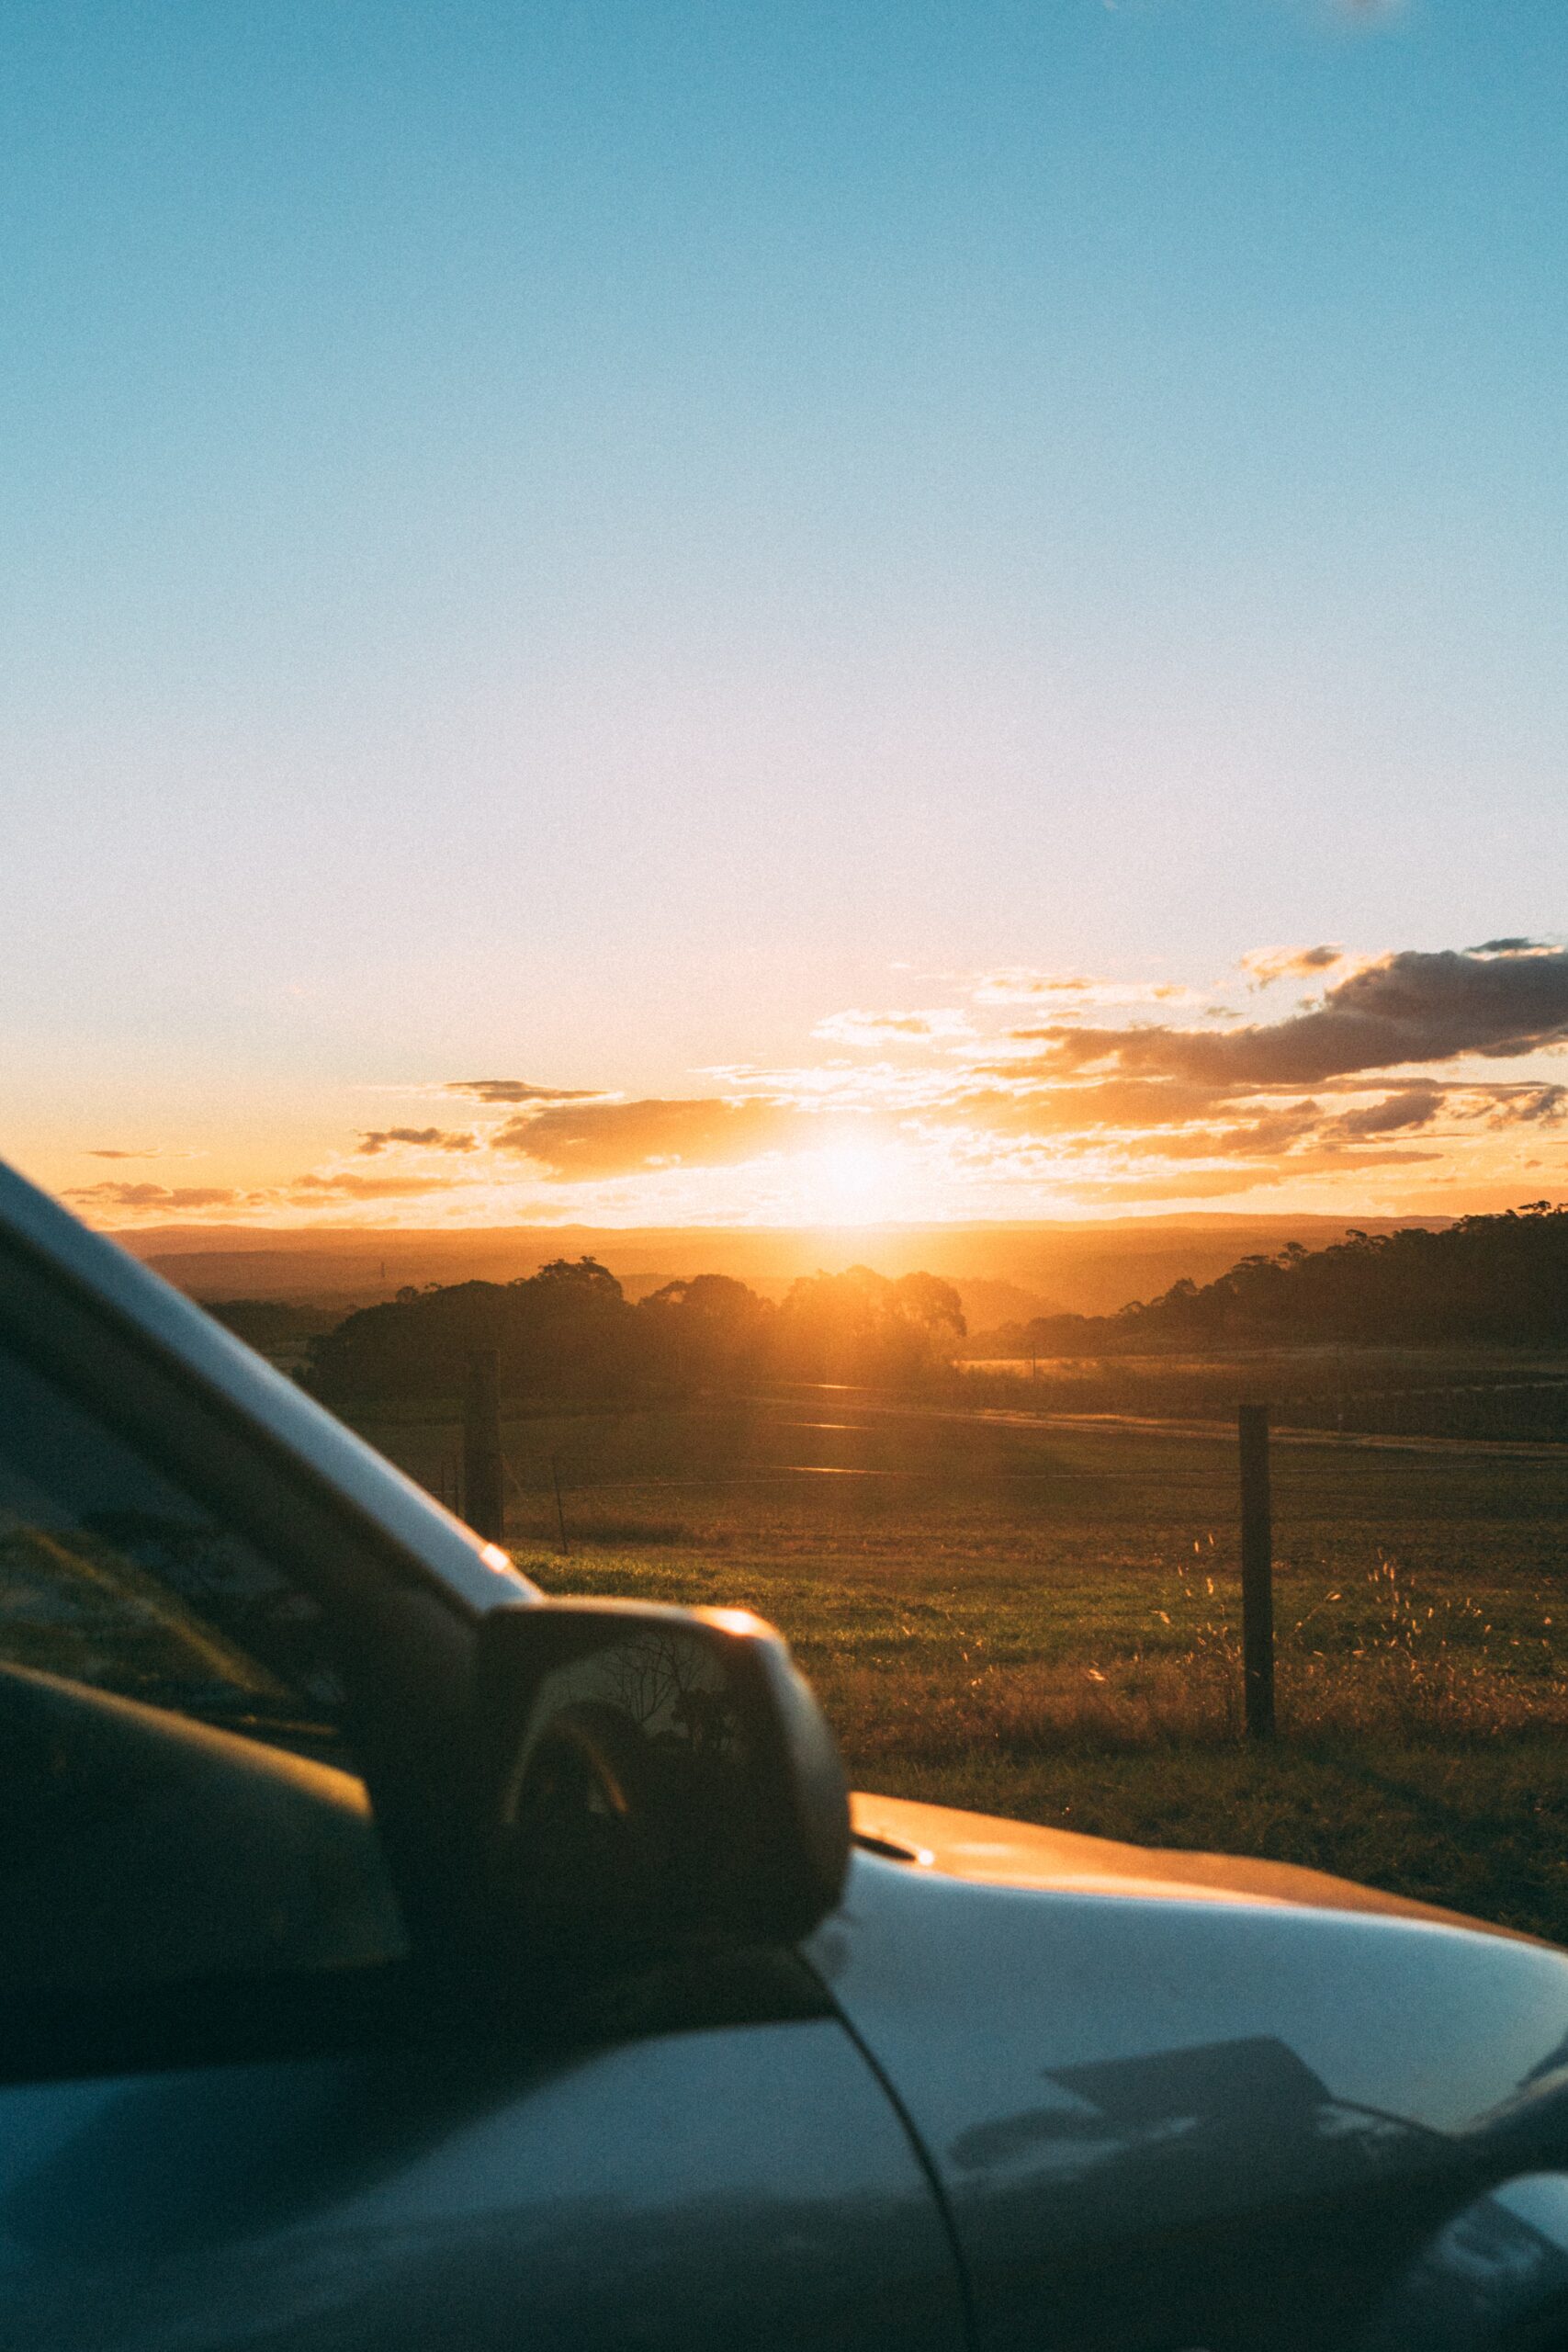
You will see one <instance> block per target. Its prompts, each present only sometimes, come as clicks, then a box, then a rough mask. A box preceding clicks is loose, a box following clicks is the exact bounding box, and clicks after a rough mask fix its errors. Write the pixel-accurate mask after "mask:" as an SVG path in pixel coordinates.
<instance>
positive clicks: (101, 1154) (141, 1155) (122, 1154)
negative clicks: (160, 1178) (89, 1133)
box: [87, 1149, 163, 1159]
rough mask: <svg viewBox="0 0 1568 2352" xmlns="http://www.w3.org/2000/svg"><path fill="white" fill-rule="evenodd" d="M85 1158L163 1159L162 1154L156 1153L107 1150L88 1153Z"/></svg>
mask: <svg viewBox="0 0 1568 2352" xmlns="http://www.w3.org/2000/svg"><path fill="white" fill-rule="evenodd" d="M87 1158H88V1159H162V1158H163V1154H162V1152H158V1151H109V1150H107V1149H99V1150H97V1151H89V1152H88V1154H87Z"/></svg>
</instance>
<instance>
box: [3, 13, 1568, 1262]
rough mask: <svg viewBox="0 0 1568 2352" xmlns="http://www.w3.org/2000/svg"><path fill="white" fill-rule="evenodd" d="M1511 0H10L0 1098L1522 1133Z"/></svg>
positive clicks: (1523, 526)
mask: <svg viewBox="0 0 1568 2352" xmlns="http://www.w3.org/2000/svg"><path fill="white" fill-rule="evenodd" d="M1565 122H1568V13H1565V12H1564V10H1563V8H1562V0H1509V5H1508V6H1506V7H1498V6H1496V5H1495V0H1403V4H1402V5H1396V0H1386V5H1381V6H1378V5H1372V0H1360V5H1353V0H1114V4H1112V0H787V5H784V0H781V5H776V6H773V5H761V0H725V4H724V5H716V4H715V5H695V0H689V4H687V5H677V4H676V0H599V4H598V5H594V4H593V0H533V5H529V0H508V5H505V6H499V5H494V6H492V5H481V0H441V5H439V6H437V5H435V0H402V5H400V4H399V0H308V5H307V0H270V5H269V6H267V7H266V8H265V9H260V10H258V9H255V8H254V7H250V6H244V7H242V6H238V5H234V4H233V0H204V5H203V6H200V7H197V6H193V5H190V0H183V5H177V6H176V5H171V0H136V4H135V5H131V0H120V4H119V5H104V4H103V0H10V5H9V6H7V8H6V11H5V12H4V14H3V16H0V224H3V226H4V235H3V236H0V305H3V315H4V317H5V318H6V334H5V337H4V340H3V343H0V447H4V449H5V451H6V459H5V462H4V466H3V468H0V649H3V650H0V663H3V668H4V692H3V695H0V804H3V805H0V817H3V820H4V824H3V831H0V1153H4V1155H5V1156H6V1157H7V1158H9V1159H12V1160H13V1161H15V1162H16V1163H17V1164H18V1165H20V1166H21V1167H22V1168H23V1169H24V1170H26V1171H27V1172H28V1173H29V1174H31V1175H33V1176H35V1177H36V1178H38V1179H39V1181H40V1182H45V1183H48V1184H49V1185H51V1187H53V1188H55V1189H57V1190H59V1191H61V1192H62V1193H65V1194H66V1195H67V1197H68V1198H70V1199H71V1200H72V1201H73V1203H74V1204H75V1205H77V1206H78V1207H79V1208H80V1209H81V1210H82V1211H83V1212H84V1213H85V1214H86V1215H87V1216H90V1217H91V1218H93V1219H94V1220H95V1221H96V1222H98V1223H101V1224H104V1225H107V1226H115V1225H125V1224H147V1223H155V1222H158V1221H160V1220H166V1219H168V1218H170V1217H175V1218H178V1219H179V1220H181V1221H183V1222H188V1221H190V1220H192V1219H196V1220H200V1219H203V1218H208V1219H211V1220H213V1221H221V1222H224V1223H232V1222H235V1221H240V1222H245V1221H254V1222H262V1223H268V1224H285V1225H288V1224H299V1225H310V1224H331V1225H342V1224H353V1223H355V1221H359V1222H367V1223H368V1222H374V1223H376V1224H377V1225H379V1226H384V1225H386V1224H389V1223H398V1222H406V1223H418V1224H422V1225H428V1224H432V1223H439V1222H459V1223H462V1222H474V1223H486V1224H490V1223H495V1222H511V1221H525V1222H538V1221H548V1220H551V1219H557V1220H566V1219H576V1220H581V1219H587V1220H589V1221H592V1222H602V1223H611V1224H614V1223H627V1224H634V1223H635V1224H637V1225H647V1224H649V1223H658V1222H660V1221H661V1220H668V1221H671V1222H677V1223H691V1222H716V1223H722V1222H726V1221H733V1222H740V1223H758V1222H763V1223H766V1222H785V1223H791V1222H800V1221H805V1222H810V1223H821V1222H831V1221H849V1222H853V1221H859V1220H864V1221H867V1222H875V1221H883V1222H885V1221H887V1220H889V1219H893V1220H896V1219H898V1218H901V1217H908V1218H909V1219H919V1220H921V1221H929V1220H931V1219H932V1218H965V1217H991V1216H1006V1217H1010V1218H1015V1217H1020V1216H1052V1217H1055V1216H1096V1215H1103V1214H1111V1213H1114V1214H1118V1215H1121V1214H1125V1213H1127V1212H1128V1211H1131V1210H1137V1211H1147V1212H1148V1213H1150V1214H1154V1213H1157V1212H1159V1211H1161V1210H1166V1209H1176V1208H1187V1207H1191V1206H1194V1205H1198V1206H1211V1207H1224V1208H1239V1207H1247V1208H1253V1209H1259V1210H1263V1209H1269V1210H1272V1209H1280V1210H1287V1211H1297V1210H1301V1211H1304V1210H1306V1209H1309V1208H1310V1209H1314V1210H1328V1211H1333V1212H1335V1213H1338V1212H1339V1211H1340V1210H1343V1211H1344V1212H1345V1213H1346V1214H1347V1215H1353V1214H1355V1213H1357V1212H1361V1213H1369V1214H1370V1213H1374V1212H1375V1213H1377V1214H1380V1215H1382V1214H1404V1213H1406V1212H1407V1211H1408V1212H1412V1213H1414V1212H1423V1213H1424V1212H1427V1211H1437V1210H1442V1211H1445V1212H1451V1211H1453V1210H1456V1209H1462V1208H1466V1207H1480V1206H1486V1207H1491V1206H1501V1205H1504V1204H1506V1203H1509V1202H1515V1201H1524V1200H1529V1199H1533V1198H1537V1197H1548V1196H1550V1197H1556V1196H1558V1195H1559V1194H1561V1193H1568V1182H1565V1176H1568V1154H1565V1140H1568V1123H1565V1122H1564V1119H1563V1115H1562V1114H1563V1109H1564V1106H1565V1104H1568V1094H1565V1093H1564V1091H1563V1089H1564V1087H1565V1086H1568V1060H1565V1057H1564V1048H1565V1045H1568V950H1565V949H1564V947H1563V944H1562V941H1563V936H1564V932H1565V929H1568V914H1565V910H1564V904H1563V899H1564V879H1565V876H1568V856H1565V854H1564V853H1565V852H1568V838H1565V836H1568V777H1565V775H1564V764H1565V761H1564V744H1565V740H1568V738H1565V724H1564V722H1565V719H1568V662H1565V661H1564V658H1563V655H1564V650H1565V649H1564V646H1563V635H1564V630H1563V613H1564V598H1563V591H1564V579H1563V569H1564V556H1563V550H1564V548H1565V547H1568V511H1565V510H1568V481H1565V474H1568V435H1565V434H1564V432H1563V427H1562V383H1563V381H1564V380H1565V378H1568V318H1565V303H1568V294H1565V290H1564V289H1565V288H1568V271H1565V269H1564V266H1563V265H1564V259H1565V254H1564V245H1565V238H1568V133H1565V131H1564V129H1563V125H1564V123H1565Z"/></svg>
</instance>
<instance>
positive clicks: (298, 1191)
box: [283, 1170, 462, 1201]
mask: <svg viewBox="0 0 1568 2352" xmlns="http://www.w3.org/2000/svg"><path fill="white" fill-rule="evenodd" d="M460 1182H462V1179H461V1178H460V1177H454V1176H355V1174H353V1173H352V1172H351V1171H350V1170H327V1171H326V1172H325V1173H323V1174H320V1175H318V1174H316V1173H314V1172H312V1173H310V1174H307V1175H304V1176H296V1177H295V1178H294V1179H293V1181H292V1182H290V1183H288V1184H286V1185H285V1186H284V1187H283V1191H284V1194H285V1196H286V1197H287V1198H288V1199H289V1200H295V1201H313V1200H350V1201H381V1200H391V1199H395V1198H396V1197H397V1196H398V1195H400V1194H401V1193H447V1192H450V1191H451V1190H452V1188H453V1186H454V1185H455V1184H457V1183H460Z"/></svg>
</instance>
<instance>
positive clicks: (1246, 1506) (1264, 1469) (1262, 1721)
mask: <svg viewBox="0 0 1568 2352" xmlns="http://www.w3.org/2000/svg"><path fill="white" fill-rule="evenodd" d="M1236 1433H1237V1436H1238V1437H1239V1439H1240V1441H1241V1651H1242V1681H1243V1687H1244V1691H1245V1697H1246V1709H1247V1737H1248V1739H1272V1738H1273V1736H1274V1526H1273V1511H1272V1508H1271V1504H1270V1500H1269V1408H1268V1406H1267V1405H1243V1406H1241V1407H1240V1408H1239V1409H1238V1411H1237V1413H1236Z"/></svg>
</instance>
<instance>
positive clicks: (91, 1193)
mask: <svg viewBox="0 0 1568 2352" xmlns="http://www.w3.org/2000/svg"><path fill="white" fill-rule="evenodd" d="M105 1156H107V1155H102V1154H96V1155H95V1157H105ZM128 1156H129V1155H128ZM65 1197H66V1199H67V1200H70V1201H80V1202H81V1203H82V1204H83V1206H84V1207H85V1208H100V1209H210V1208H216V1207H217V1206H218V1205H219V1204H220V1202H222V1203H226V1204H232V1203H234V1202H235V1201H240V1200H243V1198H244V1197H245V1196H244V1194H243V1193H236V1192H232V1191H231V1190H229V1189H228V1187H226V1186H224V1185H221V1184H176V1185H174V1186H172V1187H171V1186H170V1185H167V1184H110V1183H104V1184H83V1185H79V1186H78V1187H77V1189H76V1190H75V1191H74V1192H72V1193H67V1194H66V1196H65Z"/></svg>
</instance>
